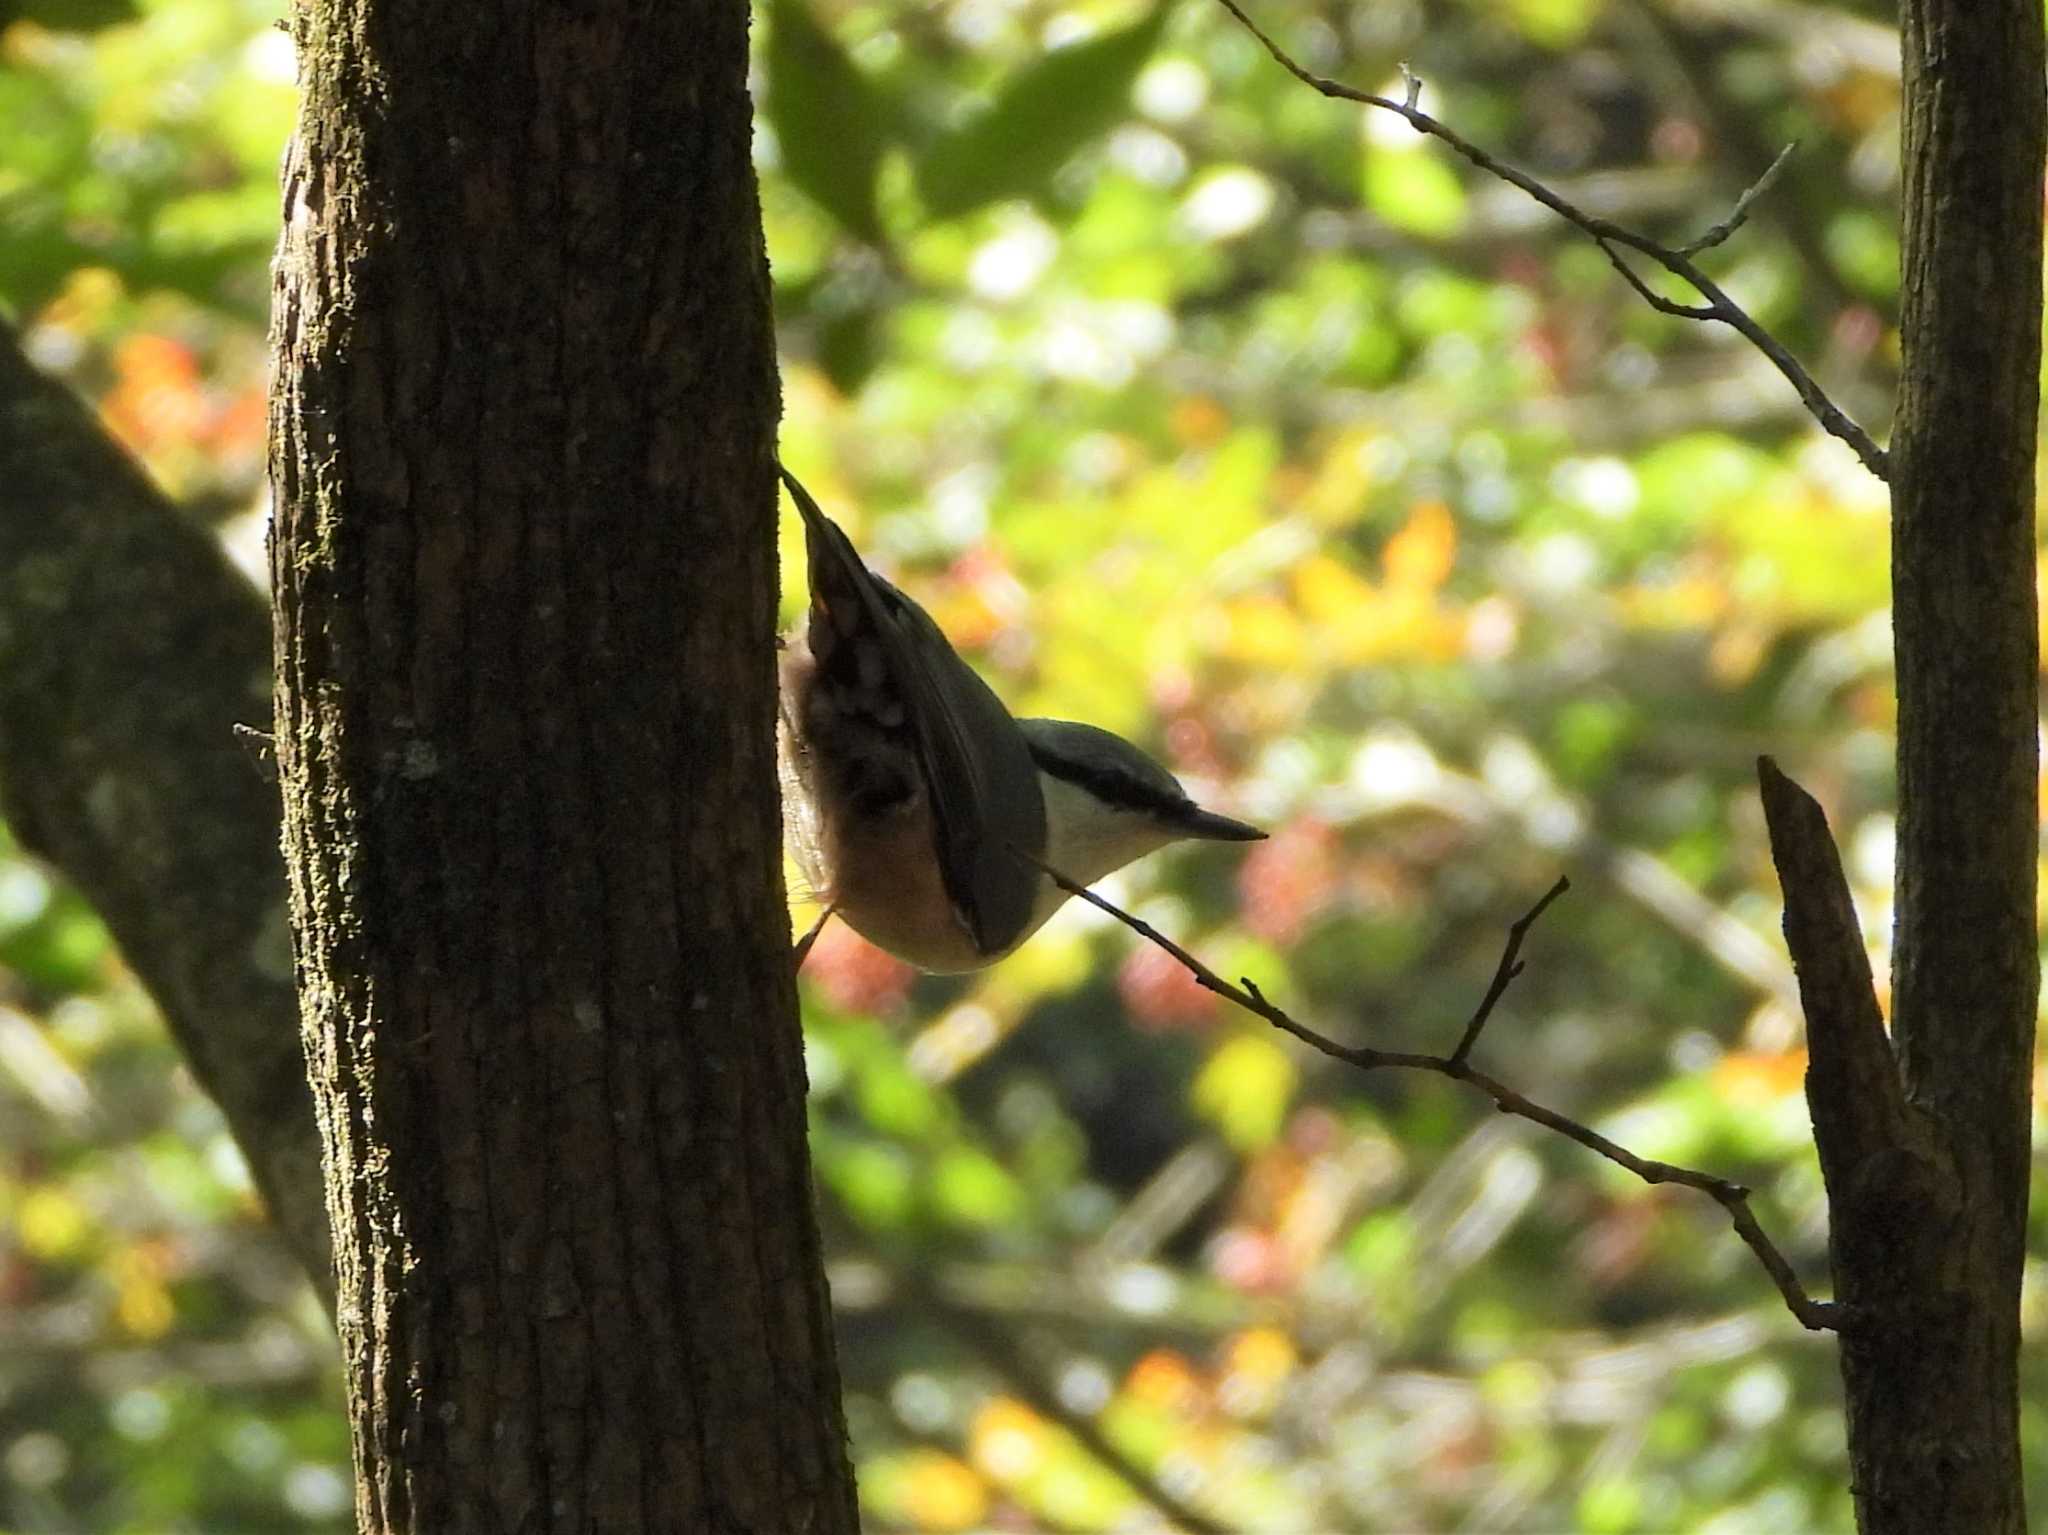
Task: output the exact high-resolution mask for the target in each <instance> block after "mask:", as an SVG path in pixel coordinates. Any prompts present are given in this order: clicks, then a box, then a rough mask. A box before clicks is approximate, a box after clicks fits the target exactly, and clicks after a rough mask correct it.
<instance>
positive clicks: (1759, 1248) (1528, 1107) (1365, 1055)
mask: <svg viewBox="0 0 2048 1535" xmlns="http://www.w3.org/2000/svg"><path fill="white" fill-rule="evenodd" d="M1225 3H1226V4H1228V3H1229V0H1225ZM1020 856H1022V857H1024V858H1025V859H1027V860H1028V861H1029V862H1031V863H1033V864H1036V865H1037V866H1038V868H1039V869H1040V870H1041V871H1042V872H1043V873H1044V874H1045V877H1046V878H1047V879H1049V880H1051V881H1052V882H1053V883H1054V884H1055V885H1058V886H1059V887H1060V889H1062V890H1064V891H1066V893H1067V894H1068V895H1071V896H1078V897H1079V898H1080V899H1081V900H1084V901H1086V902H1087V903H1088V904H1089V905H1091V906H1093V907H1095V908H1096V910H1098V911H1103V912H1107V913H1108V914H1109V915H1110V916H1112V917H1114V918H1116V920H1117V921H1119V922H1121V923H1122V924H1123V925H1124V926H1125V927H1127V928H1129V929H1130V930H1131V931H1132V932H1134V933H1136V934H1137V935H1138V936H1139V937H1141V938H1144V939H1146V940H1148V941H1149V942H1151V943H1154V944H1156V945H1158V947H1160V948H1162V949H1164V950H1165V951H1166V952H1167V953H1168V954H1171V955H1172V956H1173V957H1174V958H1175V959H1177V960H1179V961H1180V963H1181V964H1182V965H1183V966H1184V967H1185V968H1186V969H1187V972H1188V974H1190V975H1192V976H1193V977H1194V978H1195V981H1196V983H1197V984H1198V985H1200V986H1202V987H1203V988H1204V989H1205V990H1208V991H1212V992H1214V993H1215V994H1216V995H1217V996H1219V997H1222V998H1223V999H1224V1000H1225V1001H1227V1002H1231V1003H1234V1004H1236V1005H1237V1006H1238V1007H1241V1008H1243V1009H1244V1010H1245V1011H1246V1012H1248V1013H1251V1014H1253V1015H1255V1016H1256V1017H1259V1018H1263V1019H1265V1020H1266V1022H1268V1023H1270V1024H1271V1025H1273V1027H1274V1028H1276V1029H1279V1030H1280V1031H1281V1032H1282V1033H1284V1034H1291V1035H1293V1036H1294V1037H1295V1038H1296V1039H1298V1040H1300V1041H1301V1042H1302V1043H1303V1044H1305V1045H1307V1046H1308V1047H1309V1048H1310V1049H1312V1050H1317V1051H1320V1052H1321V1053H1322V1054H1324V1055H1326V1056H1328V1057H1329V1058H1330V1059H1331V1060H1335V1061H1342V1062H1344V1063H1345V1064H1346V1065H1347V1066H1352V1067H1355V1068H1357V1069H1358V1070H1360V1071H1380V1070H1383V1069H1386V1068H1389V1067H1393V1068H1400V1069H1405V1070H1408V1071H1429V1072H1434V1073H1436V1074H1437V1075H1438V1076H1443V1077H1450V1078H1451V1079H1452V1080H1454V1081H1458V1082H1463V1083H1466V1084H1467V1085H1468V1086H1471V1087H1474V1088H1477V1089H1478V1090H1479V1091H1480V1092H1482V1093H1484V1094H1485V1095H1486V1096H1487V1097H1488V1098H1490V1099H1492V1100H1493V1105H1494V1107H1495V1108H1497V1109H1499V1110H1500V1111H1501V1112H1502V1113H1503V1114H1513V1115H1515V1116H1516V1117H1517V1118H1520V1119H1526V1120H1529V1121H1530V1122H1532V1123H1534V1124H1539V1125H1542V1126H1543V1127H1544V1128H1545V1129H1547V1130H1553V1131H1555V1132H1556V1133H1557V1134H1559V1135H1562V1136H1564V1137H1565V1138H1566V1139H1567V1140H1573V1141H1577V1142H1578V1143H1579V1144H1580V1145H1581V1146H1584V1147H1585V1148H1586V1149H1587V1150H1588V1151H1591V1152H1593V1153H1595V1154H1596V1155H1599V1156H1602V1157H1605V1158H1606V1159H1607V1160H1608V1161H1610V1162H1612V1163H1614V1164H1615V1165H1616V1166H1617V1167H1622V1168H1626V1169H1627V1170H1628V1171H1629V1172H1631V1173H1633V1174H1635V1176H1636V1177H1638V1178H1640V1179H1642V1180H1643V1182H1645V1183H1650V1184H1659V1183H1676V1184H1682V1185H1683V1186H1684V1187H1686V1188H1689V1189H1698V1190H1699V1191H1700V1192H1701V1193H1702V1194H1705V1195H1706V1196H1707V1197H1708V1198H1710V1199H1712V1200H1713V1201H1714V1202H1715V1203H1716V1204H1718V1205H1720V1206H1721V1208H1722V1209H1723V1210H1725V1211H1727V1212H1728V1219H1729V1222H1730V1223H1731V1224H1732V1225H1733V1226H1734V1227H1735V1234H1736V1235H1737V1236H1739V1237H1741V1238H1742V1240H1743V1243H1744V1245H1745V1246H1747V1247H1748V1248H1749V1250H1750V1251H1751V1252H1753V1253H1755V1254H1756V1258H1757V1261H1758V1262H1759V1263H1761V1264H1762V1265H1763V1267H1764V1272H1765V1273H1767V1274H1769V1275H1770V1277H1771V1282H1772V1283H1773V1284H1775V1285H1776V1286H1777V1288H1778V1293H1779V1295H1781V1296H1783V1297H1784V1301H1785V1305H1786V1307H1787V1309H1789V1310H1790V1311H1791V1313H1792V1315H1793V1316H1794V1317H1796V1318H1798V1320H1799V1323H1800V1325H1801V1326H1803V1327H1807V1328H1810V1329H1812V1330H1814V1331H1822V1330H1830V1329H1833V1330H1839V1329H1840V1327H1841V1325H1842V1308H1841V1307H1840V1306H1839V1305H1838V1304H1837V1303H1836V1302H1834V1301H1824V1300H1815V1299H1814V1298H1813V1297H1812V1296H1810V1295H1808V1294H1807V1293H1806V1289H1805V1286H1803V1285H1801V1284H1800V1282H1799V1278H1798V1276H1797V1275H1796V1274H1794V1273H1793V1272H1792V1265H1791V1263H1789V1262H1788V1261H1787V1260H1786V1258H1785V1255H1784V1254H1783V1253H1781V1252H1779V1251H1778V1248H1777V1245H1776V1244H1775V1243H1773V1242H1772V1241H1771V1239H1770V1237H1769V1236H1767V1235H1766V1234H1765V1232H1764V1229H1763V1227H1762V1226H1760V1225H1758V1224H1757V1219H1756V1214H1755V1212H1754V1211H1752V1210H1751V1209H1750V1207H1749V1190H1748V1189H1747V1188H1745V1187H1744V1186H1743V1185H1742V1184H1739V1183H1736V1182H1733V1181H1732V1180H1730V1179H1727V1178H1717V1177H1715V1176H1714V1175H1713V1174H1712V1173H1703V1172H1699V1171H1697V1170H1696V1169H1694V1168H1690V1167H1676V1166H1674V1165H1672V1164H1671V1163H1669V1162H1659V1161H1656V1160H1655V1159H1653V1158H1650V1157H1639V1156H1637V1155H1636V1154H1635V1153H1634V1152H1632V1151H1630V1150H1629V1149H1628V1148H1627V1147H1625V1146H1622V1145H1619V1144H1617V1143H1616V1142H1614V1141H1611V1140H1609V1139H1608V1138H1607V1137H1606V1136H1604V1135H1602V1134H1601V1133H1600V1132H1599V1131H1597V1130H1595V1129H1593V1128H1592V1127H1591V1126H1589V1125H1583V1124H1580V1123H1579V1122H1578V1121H1577V1120H1576V1119H1572V1118H1570V1117H1568V1116H1566V1115H1564V1114H1560V1113H1558V1112H1557V1110H1555V1109H1549V1108H1545V1107H1544V1106H1543V1105H1542V1104H1540V1103H1535V1102H1532V1101H1531V1100H1529V1099H1528V1098H1525V1097H1523V1096H1522V1095H1521V1094H1520V1093H1518V1092H1516V1091H1515V1090H1514V1089H1513V1088H1511V1087H1509V1086H1508V1085H1507V1084H1506V1083H1504V1082H1501V1081H1499V1080H1498V1079H1496V1078H1494V1077H1490V1076H1488V1075H1487V1074H1486V1073H1485V1072H1483V1071H1479V1070H1476V1069H1475V1068H1474V1067H1473V1066H1472V1064H1471V1060H1470V1056H1471V1053H1472V1048H1473V1046H1474V1045H1475V1044H1477V1043H1478V1040H1479V1035H1480V1032H1481V1030H1483V1029H1484V1028H1485V1027H1486V1023H1487V1020H1488V1019H1490V1018H1491V1017H1492V1016H1493V1011H1494V1008H1495V1007H1496V1006H1497V1005H1498V1004H1499V1002H1500V999H1501V997H1502V996H1503V995H1505V993H1506V992H1507V989H1508V987H1509V985H1510V984H1511V983H1512V982H1513V981H1514V979H1515V977H1516V976H1518V975H1520V974H1521V973H1522V961H1521V959H1520V957H1519V956H1520V953H1521V947H1522V940H1523V939H1524V938H1525V937H1526V936H1527V935H1528V932H1529V929H1530V928H1531V927H1533V926H1534V925H1535V923H1536V919H1537V918H1538V917H1540V916H1542V915H1543V913H1544V911H1545V910H1547V909H1548V908H1549V906H1550V904H1551V903H1552V902H1553V901H1555V900H1556V899H1557V898H1558V897H1559V896H1561V895H1563V894H1564V893H1565V891H1567V890H1569V889H1570V888H1571V882H1570V881H1569V880H1567V879H1565V878H1563V877H1562V876H1560V877H1559V879H1558V881H1557V883H1556V884H1554V885H1552V886H1551V887H1550V889H1549V890H1547V891H1545V892H1544V895H1543V898H1542V899H1541V900H1539V901H1538V902H1537V903H1536V904H1535V905H1534V906H1532V907H1530V908H1529V910H1528V911H1527V912H1526V913H1524V914H1523V915H1522V917H1521V918H1520V919H1519V920H1517V921H1516V922H1515V924H1514V925H1513V926H1512V927H1510V928H1509V929H1508V941H1507V947H1506V948H1505V949H1504V950H1503V952H1502V954H1501V958H1500V964H1499V966H1498V967H1496V969H1495V970H1494V974H1493V983H1492V984H1491V985H1490V986H1488V987H1487V989H1486V995H1485V996H1484V997H1483V998H1481V999H1480V1003H1479V1006H1478V1008H1477V1009H1476V1010H1475V1011H1474V1012H1473V1014H1472V1017H1471V1019H1470V1020H1469V1021H1468V1022H1467V1023H1466V1025H1465V1031H1464V1034H1463V1035H1462V1036H1461V1037H1460V1039H1459V1041H1458V1046H1457V1048H1456V1049H1455V1050H1453V1051H1452V1052H1451V1053H1450V1054H1449V1055H1427V1054H1424V1053H1422V1052H1420V1051H1413V1050H1377V1049H1374V1048H1373V1047H1372V1046H1370V1045H1342V1044H1339V1043H1337V1041H1335V1040H1334V1039H1330V1038H1329V1037H1327V1036H1326V1035H1322V1034H1318V1033H1317V1032H1316V1031H1315V1030H1314V1029H1311V1028H1309V1027H1308V1026H1307V1025H1306V1024H1304V1023H1301V1022H1299V1021H1298V1020H1296V1019H1295V1018H1293V1017H1291V1016H1290V1015H1289V1014H1288V1013H1287V1012H1286V1011H1285V1010H1284V1009H1282V1008H1279V1007H1276V1006H1274V1005H1273V1003H1271V1002H1269V1001H1268V1000H1267V999H1266V995H1265V993H1264V992H1262V991H1260V990H1259V988H1258V984H1257V983H1256V982H1255V981H1253V980H1251V979H1250V978H1249V977H1244V978H1241V980H1240V983H1239V984H1237V985H1232V984H1231V983H1230V982H1229V981H1226V980H1224V979H1223V977H1221V976H1220V975H1218V974H1217V973H1216V972H1215V971H1213V970H1211V969H1210V968H1209V967H1208V966H1207V965H1205V964H1203V963H1202V962H1201V961H1200V960H1199V959H1197V958H1195V956H1194V955H1192V954H1190V953H1189V952H1188V951H1187V950H1186V949H1184V948H1182V947H1181V946H1180V945H1179V944H1177V943H1175V942H1174V941H1173V940H1172V939H1171V938H1168V937H1167V936H1166V935H1165V934H1164V933H1162V932H1160V931H1159V930H1158V929H1157V928H1155V927H1154V926H1152V924H1151V923H1149V922H1147V921H1145V920H1144V919H1143V918H1142V917H1134V916H1132V915H1131V914H1130V913H1129V912H1127V911H1125V910H1124V909H1123V908H1122V907H1120V906H1117V905H1116V904H1115V903H1113V902H1111V901H1108V900H1105V899H1104V898H1103V897H1101V896H1099V895H1097V894H1096V893H1095V892H1094V891H1092V890H1090V889H1088V888H1087V887H1086V886H1084V885H1079V884H1076V883H1075V882H1074V881H1073V880H1070V879H1068V878H1067V877H1066V876H1065V875H1064V874H1062V873H1060V871H1059V870H1057V869H1055V868H1053V867H1052V866H1051V865H1050V864H1048V863H1046V862H1045V861H1044V860H1043V859H1039V858H1034V857H1032V856H1031V855H1030V854H1029V853H1022V852H1021V850H1020Z"/></svg>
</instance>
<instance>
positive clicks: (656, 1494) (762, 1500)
mask: <svg viewBox="0 0 2048 1535" xmlns="http://www.w3.org/2000/svg"><path fill="white" fill-rule="evenodd" d="M300 29H301V30H300V48H301V61H302V71H303V82H302V83H303V86H304V105H303V107H302V110H301V117H300V123H299V130H298V134H297V136H296V139H295V141H294V144H293V147H292V149H291V151H290V154H289V156H288V159H287V164H286V169H285V234H284V241H283V246H282V249H281V253H280V258H279V262H278V279H277V282H278V291H277V304H276V312H275V320H274V337H273V341H274V347H275V352H276V366H277V381H276V387H275V394H274V399H273V426H274V444H275V445H274V448H273V459H272V475H273V480H274V487H275V493H276V498H277V523H276V530H275V535H274V544H273V550H272V567H273V577H274V584H275V594H276V595H275V601H276V619H277V655H278V666H279V677H278V692H279V697H278V714H277V720H278V726H277V728H278V746H279V757H280V765H281V768H282V774H283V781H284V791H285V849H286V861H287V865H288V873H289V879H290V885H291V904H292V916H293V928H294V934H295V938H296V944H297V962H298V977H299V992H300V1001H301V1008H302V1018H303V1024H304V1031H305V1035H306V1040H307V1048H308V1054H309V1056H310V1060H311V1067H312V1080H313V1089H314V1098H315V1102H316V1107H317V1110H318V1114H319V1118H320V1124H321V1134H322V1139H323V1144H324V1150H325V1156H326V1167H327V1189H328V1202H329V1210H330V1214H331V1216H332V1220H333V1224H334V1229H335V1243H336V1254H337V1272H338V1282H339V1316H340V1325H341V1332H342V1342H343V1349H344V1354H345V1358H346V1366H347V1373H348V1381H349V1390H350V1413H351V1417H352V1422H353V1428H354V1434H355V1444H356V1461H357V1471H358V1482H359V1486H358V1497H359V1508H360V1519H361V1521H362V1528H363V1529H365V1530H368V1531H378V1532H384V1531H418V1532H428V1531H431V1532H434V1535H445V1532H454V1531H514V1530H517V1531H529V1530H533V1531H538V1530H550V1531H585V1530H588V1531H599V1530H601V1531H605V1532H608V1535H625V1532H631V1531H638V1530H654V1529H661V1530H718V1531H745V1530H751V1531H762V1532H771V1535H788V1532H795V1531H799V1530H802V1531H817V1532H831V1531H851V1530H853V1529H854V1528H855V1516H854V1511H853V1498H852V1483H851V1477H850V1473H849V1471H848V1467H847V1463H846V1458H845V1452H844V1444H843V1439H844V1435H843V1430H842V1427H841V1419H840V1412H839V1406H838V1398H837V1392H838V1382H837V1375H836V1368H835V1365H834V1361H833V1353H832V1336H831V1324H830V1318H829V1312H828V1306H827V1297H826V1292H825V1285H824V1280H823V1275H822V1269H821V1264H820V1259H819V1251H818V1240H817V1231H816V1226H815V1222H814V1219H813V1213H812V1207H811V1202H810V1189H809V1175H808V1163H807V1158H806V1150H805V1144H804V1106H803V1068H802V1057H801V1048H800V1040H799V1036H798V1032H797V1025H796V1012H795V997H794V988H793V982H792V978H791V975H790V966H789V962H788V948H789V939H788V921H787V917H786V915H785V907H784V904H783V898H782V889H781V875H780V859H779V847H780V837H779V826H778V818H777V808H776V790H775V775H774V767H773V760H772V736H771V722H772V717H773V707H774V699H773V688H774V672H773V653H774V633H773V621H774V608H775V587H776V577H775V562H774V526H775V519H774V506H775V500H774V494H775V493H774V489H773V478H772V472H771V471H772V461H771V452H772V441H773V431H774V424H775V415H776V385H775V377H774V367H773V351H772V345H771V337H770V329H769V316H768V302H767V282H766V269H765V263H764V259H763V255H762V246H761V226H760V216H759V211H758V207H757V203H756V197H755V190H754V182H753V174H752V170H751V166H750V163H749V159H748V145H749V134H750V121H749V108H748V102H747V98H746V92H745V84H744V82H745V77H746V12H745V8H744V6H743V5H742V4H740V3H738V0H694V3H684V4H675V3H669V4H664V3H654V0H637V3H636V0H591V3H586V4H582V5H579V6H575V7H556V6H549V5H519V4H506V3H497V4H485V5H482V6H478V5H475V4H471V3H458V0H413V3H411V4H407V5H403V6H401V5H398V4H395V3H392V0H312V3H310V4H308V5H307V6H306V7H305V8H304V9H302V11H301V12H300Z"/></svg>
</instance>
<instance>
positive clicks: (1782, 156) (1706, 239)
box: [1678, 139, 1799, 256]
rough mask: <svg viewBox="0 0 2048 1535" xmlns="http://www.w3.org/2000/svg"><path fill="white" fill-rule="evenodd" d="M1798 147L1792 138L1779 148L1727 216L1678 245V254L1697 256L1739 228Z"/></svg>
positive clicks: (1737, 199)
mask: <svg viewBox="0 0 2048 1535" xmlns="http://www.w3.org/2000/svg"><path fill="white" fill-rule="evenodd" d="M1798 147H1799V141H1798V140H1797V139H1794V140H1793V141H1792V142H1791V143H1789V144H1787V145H1786V146H1785V147H1784V148H1783V149H1781V150H1779V151H1778V158H1777V159H1775V160H1773V161H1772V162H1771V163H1770V164H1769V165H1767V166H1765V167H1764V173H1763V174H1762V175H1761V176H1759V177H1757V178H1756V180H1755V181H1753V182H1751V183H1750V186H1749V190H1748V191H1746V192H1744V193H1743V194H1742V195H1741V196H1740V197H1738V198H1736V199H1735V206H1734V207H1732V208H1730V209H1729V210H1728V217H1726V218H1725V219H1723V220H1721V222H1720V223H1718V224H1716V225H1715V226H1714V227H1713V228H1712V229H1709V230H1708V231H1707V232H1706V233H1705V234H1703V235H1701V236H1700V237H1699V238H1698V239H1696V240H1688V241H1686V242H1685V244H1683V245H1681V246H1679V247H1678V254H1679V255H1681V256H1697V255H1698V254H1699V253H1700V252H1701V251H1704V250H1712V249H1713V248H1714V247H1715V246H1717V245H1719V244H1720V243H1721V242H1722V241H1723V240H1725V239H1727V238H1728V237H1729V236H1730V235H1732V234H1734V233H1735V231H1736V230H1738V229H1740V228H1741V227H1742V226H1743V224H1744V223H1745V222H1746V221H1747V220H1748V218H1749V206H1750V204H1751V203H1753V202H1755V201H1756V200H1757V199H1758V198H1759V197H1761V196H1763V195H1764V193H1766V192H1768V191H1769V190H1770V189H1771V183H1772V182H1774V181H1776V180H1777V179H1778V175H1779V173H1780V172H1781V171H1783V170H1784V169H1785V164H1786V162H1787V161H1789V160H1790V159H1791V158H1792V152H1793V151H1794V150H1796V149H1797V148H1798Z"/></svg>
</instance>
